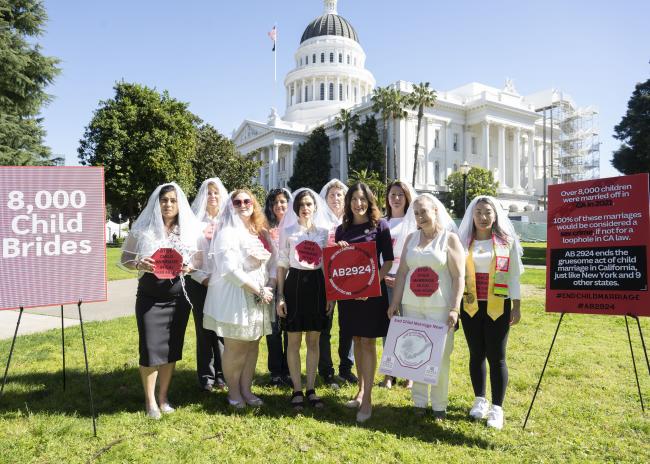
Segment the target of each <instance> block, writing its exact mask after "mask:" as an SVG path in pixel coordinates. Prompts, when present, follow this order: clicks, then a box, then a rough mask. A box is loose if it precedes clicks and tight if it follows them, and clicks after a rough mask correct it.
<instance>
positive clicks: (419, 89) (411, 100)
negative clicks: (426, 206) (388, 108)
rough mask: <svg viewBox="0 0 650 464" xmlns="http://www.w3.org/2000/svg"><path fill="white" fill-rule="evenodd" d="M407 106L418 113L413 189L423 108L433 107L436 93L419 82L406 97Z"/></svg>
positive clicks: (427, 84)
mask: <svg viewBox="0 0 650 464" xmlns="http://www.w3.org/2000/svg"><path fill="white" fill-rule="evenodd" d="M407 104H408V105H409V106H410V107H411V108H412V109H413V110H417V111H418V129H417V132H416V133H415V155H414V156H413V182H412V183H411V185H413V187H415V175H416V172H417V168H418V149H419V148H420V127H421V126H422V118H423V117H424V108H425V107H427V106H429V107H433V105H435V104H436V91H435V90H433V89H430V88H429V83H428V82H425V83H422V82H420V83H419V84H416V85H414V86H413V92H411V94H410V95H409V96H408V98H407Z"/></svg>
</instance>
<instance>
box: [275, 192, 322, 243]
mask: <svg viewBox="0 0 650 464" xmlns="http://www.w3.org/2000/svg"><path fill="white" fill-rule="evenodd" d="M304 191H307V192H310V193H311V196H312V197H313V199H314V204H315V206H316V211H314V214H313V216H312V219H311V221H312V224H314V225H315V226H316V227H320V228H322V229H326V230H329V229H330V219H329V213H331V211H330V209H329V207H328V206H327V202H326V201H325V200H324V199H323V198H322V197H321V196H320V195H318V194H317V193H316V192H314V191H313V190H312V189H310V188H304V187H303V188H299V189H298V190H296V191H295V192H293V194H292V195H293V196H292V197H291V200H290V201H289V207H288V208H287V212H286V213H285V215H284V217H283V218H282V221H281V222H280V235H282V234H283V233H284V231H285V230H287V229H289V227H291V226H293V225H294V224H296V223H297V222H298V215H297V214H296V213H295V211H294V210H293V205H294V201H295V199H296V198H298V195H299V194H300V193H301V192H304Z"/></svg>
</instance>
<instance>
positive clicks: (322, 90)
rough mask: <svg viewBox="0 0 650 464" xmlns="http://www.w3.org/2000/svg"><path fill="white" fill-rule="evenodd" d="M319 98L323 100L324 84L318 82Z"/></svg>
mask: <svg viewBox="0 0 650 464" xmlns="http://www.w3.org/2000/svg"><path fill="white" fill-rule="evenodd" d="M320 99H321V100H325V84H324V83H322V82H321V83H320Z"/></svg>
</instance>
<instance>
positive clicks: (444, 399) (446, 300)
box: [388, 194, 465, 420]
mask: <svg viewBox="0 0 650 464" xmlns="http://www.w3.org/2000/svg"><path fill="white" fill-rule="evenodd" d="M405 222H406V224H409V223H415V224H417V228H418V229H419V230H416V231H415V232H413V233H411V234H409V236H408V237H407V238H406V241H405V245H404V250H403V251H402V259H401V260H400V265H399V269H398V271H397V276H396V278H395V288H394V289H393V299H392V301H391V305H390V308H389V309H388V315H389V317H393V316H395V315H397V314H399V307H400V304H401V305H402V309H403V312H404V316H405V317H410V318H415V319H425V320H429V321H435V322H439V323H444V324H447V325H448V326H449V333H448V335H447V340H446V343H445V348H444V351H443V354H442V361H441V363H440V370H439V374H438V382H437V384H436V385H429V384H426V383H421V382H414V383H413V387H412V389H411V395H412V397H413V403H414V405H415V408H416V413H417V414H423V413H424V411H425V408H427V407H428V405H429V403H431V408H432V409H433V416H434V418H435V419H436V420H443V419H444V418H445V417H446V414H447V413H446V411H447V404H448V402H449V366H450V359H451V352H452V350H453V348H454V327H455V326H456V323H457V322H458V313H459V308H460V301H461V298H462V296H463V285H464V278H465V273H464V270H465V254H464V252H463V247H462V245H461V243H460V240H459V239H458V236H457V235H456V233H455V232H456V225H455V224H454V222H453V221H452V219H451V217H450V216H449V214H448V213H447V211H446V210H445V207H444V206H443V205H442V203H440V201H439V200H438V199H437V198H435V197H433V196H432V195H430V194H423V195H420V196H418V197H417V198H416V199H415V201H413V206H412V208H411V209H410V210H409V214H408V217H407V219H405ZM429 390H430V392H429Z"/></svg>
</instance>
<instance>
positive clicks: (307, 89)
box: [305, 86, 309, 101]
mask: <svg viewBox="0 0 650 464" xmlns="http://www.w3.org/2000/svg"><path fill="white" fill-rule="evenodd" d="M305 101H309V87H307V86H305Z"/></svg>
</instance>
